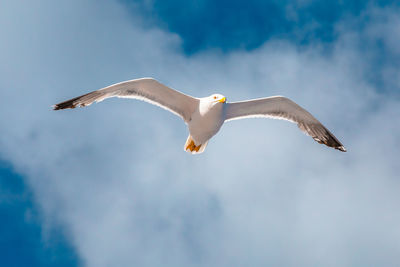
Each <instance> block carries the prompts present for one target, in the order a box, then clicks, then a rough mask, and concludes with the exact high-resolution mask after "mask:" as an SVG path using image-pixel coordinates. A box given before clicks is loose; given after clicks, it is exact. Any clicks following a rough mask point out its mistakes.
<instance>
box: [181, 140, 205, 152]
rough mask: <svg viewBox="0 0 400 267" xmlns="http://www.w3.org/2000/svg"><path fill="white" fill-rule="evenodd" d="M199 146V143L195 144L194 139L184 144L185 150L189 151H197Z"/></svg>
mask: <svg viewBox="0 0 400 267" xmlns="http://www.w3.org/2000/svg"><path fill="white" fill-rule="evenodd" d="M200 147H201V145H198V146H196V144H195V143H194V141H193V140H191V141H190V142H189V144H188V145H187V146H186V149H185V150H190V151H191V152H193V151H196V152H199V149H200Z"/></svg>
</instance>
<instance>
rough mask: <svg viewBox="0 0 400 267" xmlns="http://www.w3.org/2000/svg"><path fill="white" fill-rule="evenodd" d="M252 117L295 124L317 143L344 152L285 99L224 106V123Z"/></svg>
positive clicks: (339, 144) (277, 98) (250, 101)
mask: <svg viewBox="0 0 400 267" xmlns="http://www.w3.org/2000/svg"><path fill="white" fill-rule="evenodd" d="M254 117H268V118H274V119H284V120H288V121H291V122H294V123H297V126H299V128H300V129H301V130H302V131H303V132H305V133H306V134H307V135H310V136H311V137H312V138H313V139H314V140H315V141H317V142H318V143H320V144H325V145H327V146H330V147H333V148H336V149H338V150H340V151H343V152H346V149H345V148H344V146H343V145H342V144H341V143H340V142H339V140H338V139H337V138H336V137H335V136H334V135H333V134H332V133H331V132H330V131H329V130H328V129H326V128H325V127H324V126H323V125H322V124H321V123H320V122H319V121H318V120H317V119H316V118H314V116H313V115H311V114H310V113H309V112H308V111H307V110H305V109H303V108H302V107H300V106H299V105H297V104H296V103H295V102H293V101H292V100H290V99H288V98H286V97H283V96H272V97H267V98H260V99H254V100H248V101H243V102H234V103H227V105H226V109H225V121H230V120H235V119H242V118H254Z"/></svg>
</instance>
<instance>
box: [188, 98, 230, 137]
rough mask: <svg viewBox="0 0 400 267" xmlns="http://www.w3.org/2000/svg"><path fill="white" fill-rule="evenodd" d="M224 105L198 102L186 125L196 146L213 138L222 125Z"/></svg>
mask: <svg viewBox="0 0 400 267" xmlns="http://www.w3.org/2000/svg"><path fill="white" fill-rule="evenodd" d="M223 112H224V103H214V104H211V103H207V102H203V103H202V101H200V104H199V108H198V109H197V110H196V111H195V112H194V113H193V115H192V118H191V121H189V123H188V127H189V132H190V135H191V136H192V137H193V139H194V141H195V142H196V144H203V143H205V142H207V141H208V140H209V139H210V138H211V137H213V136H214V135H215V134H216V133H217V132H218V131H219V129H220V128H221V126H222V124H223V123H224V114H223Z"/></svg>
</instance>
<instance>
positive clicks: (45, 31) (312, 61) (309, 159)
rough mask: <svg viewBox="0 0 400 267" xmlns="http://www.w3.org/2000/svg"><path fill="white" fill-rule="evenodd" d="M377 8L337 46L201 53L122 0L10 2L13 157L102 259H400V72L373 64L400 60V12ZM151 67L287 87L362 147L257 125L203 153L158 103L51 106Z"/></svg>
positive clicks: (194, 81)
mask: <svg viewBox="0 0 400 267" xmlns="http://www.w3.org/2000/svg"><path fill="white" fill-rule="evenodd" d="M368 12H369V13H366V14H367V15H368V16H369V17H368V18H369V19H368V20H366V19H364V18H365V17H363V16H360V17H359V18H351V19H352V20H353V22H354V23H357V22H360V21H357V20H363V23H364V24H366V25H365V26H363V27H362V28H346V23H349V22H348V21H347V20H343V21H341V22H339V23H338V24H337V25H336V30H337V33H338V36H339V37H338V39H337V41H335V42H334V43H332V44H331V46H332V47H333V49H330V50H329V52H327V51H326V49H324V48H325V47H324V45H323V44H321V43H318V42H316V43H311V44H309V45H306V46H302V47H298V46H296V45H293V44H291V43H290V42H288V41H285V40H278V39H274V40H271V41H268V42H267V43H265V44H264V45H262V46H261V47H260V48H258V49H256V50H253V51H251V52H243V51H242V52H232V53H229V54H220V53H218V52H216V51H205V52H201V53H198V54H195V55H192V56H190V57H188V56H185V55H184V54H183V53H182V50H181V40H180V38H179V37H178V36H177V35H174V34H170V33H167V32H164V31H162V30H159V29H157V28H150V29H149V28H144V27H142V25H143V24H142V23H141V17H140V14H135V16H134V17H132V14H129V13H128V12H127V11H126V10H124V8H123V6H121V5H118V4H116V3H113V2H106V1H101V2H96V3H95V2H94V1H68V2H57V3H56V2H52V1H45V0H42V1H36V2H35V3H33V2H29V1H24V2H23V4H21V3H17V1H7V2H6V3H5V4H3V7H2V9H1V10H0V24H1V25H6V27H1V28H0V34H1V36H3V38H4V39H5V40H7V41H6V42H1V43H0V60H1V62H7V64H1V65H0V73H1V76H2V78H1V80H0V88H1V91H0V97H1V99H3V100H5V101H4V102H3V104H2V105H0V125H1V129H2V134H1V135H0V149H1V157H2V158H4V159H7V160H8V161H9V162H11V163H12V164H13V165H14V166H15V168H16V169H17V170H18V171H19V172H20V173H21V174H23V175H24V176H25V177H26V179H27V181H28V182H29V184H30V185H31V187H32V189H33V190H34V194H35V198H36V201H37V202H38V204H39V205H40V207H41V208H42V210H43V213H44V215H45V218H46V219H47V221H46V223H47V224H49V225H50V226H53V227H63V229H65V231H66V232H67V233H68V237H69V239H70V241H71V242H72V244H73V245H74V247H75V248H76V250H77V252H78V254H79V255H80V257H81V258H82V260H83V262H84V263H85V265H88V266H109V265H113V266H132V265H138V266H160V265H163V266H233V265H235V266H246V265H251V266H265V265H286V266H290V265H295V266H299V265H303V266H310V265H333V266H337V265H339V266H354V265H361V266H364V265H367V264H368V265H381V266H382V265H385V266H391V265H392V266H395V265H398V264H399V260H398V256H397V255H399V252H400V251H399V250H400V246H399V244H398V242H397V240H399V235H400V231H399V228H398V225H399V222H400V212H399V211H398V208H397V203H398V202H399V200H400V199H399V198H400V197H399V189H398V188H399V180H398V178H397V176H398V173H399V171H400V170H399V166H398V157H399V149H398V147H399V143H398V137H399V136H400V126H399V125H398V124H397V123H395V122H394V121H393V119H394V118H398V117H399V115H400V114H399V113H400V108H399V100H398V93H397V92H398V83H397V81H396V79H395V78H393V77H397V76H398V75H397V76H396V74H398V71H397V70H396V68H395V67H394V66H395V65H394V64H395V63H390V64H389V63H388V65H385V66H384V67H383V68H374V67H373V66H372V64H374V63H375V62H376V60H378V59H379V57H380V56H382V54H381V52H382V50H381V49H380V48H382V46H383V47H384V48H385V49H384V50H383V51H384V56H385V57H391V56H392V57H397V56H398V49H397V47H396V45H395V44H396V42H397V41H398V40H397V37H396V35H395V34H392V33H393V32H394V31H395V30H394V29H396V26H395V25H397V24H396V23H398V21H399V15H398V14H399V13H398V10H396V9H395V10H392V9H389V8H387V9H380V8H374V7H373V6H371V7H370V8H369V10H368ZM15 14H19V17H17V16H16V15H15ZM382 14H385V18H389V19H380V18H381V17H382ZM19 18H24V19H19ZM348 25H350V24H348ZM369 43H371V44H375V43H379V44H381V46H379V47H380V48H379V47H378V48H379V49H378V48H377V47H375V46H374V45H369V46H367V47H363V46H362V45H363V44H369ZM368 47H370V48H371V49H368ZM388 62H389V61H388ZM374 72H376V75H378V76H377V77H383V78H384V79H382V82H380V83H376V82H375V81H376V79H375V78H374V76H371V73H374ZM142 76H153V77H155V78H157V79H159V80H160V81H161V82H164V83H165V84H167V85H169V86H171V87H173V88H176V89H179V90H181V91H184V92H186V93H188V94H191V95H195V96H205V95H209V94H211V93H214V92H221V93H223V94H224V95H226V96H227V97H228V100H232V101H234V100H240V99H245V98H254V97H261V96H268V95H275V94H282V95H286V96H288V97H290V98H292V99H293V100H295V101H296V102H298V103H299V104H301V105H303V106H304V107H306V108H307V109H308V110H309V111H310V112H312V113H313V114H315V115H316V117H317V118H318V119H320V120H321V121H322V122H323V123H324V124H325V125H326V126H327V127H328V128H329V129H331V130H332V132H333V133H334V134H335V135H336V136H337V137H338V138H340V140H341V141H343V143H344V144H345V145H346V147H347V148H348V150H349V152H347V153H339V152H337V151H334V150H332V149H329V148H325V147H323V146H321V145H318V144H316V143H315V142H314V141H313V140H312V139H311V138H309V137H307V136H304V135H302V134H301V133H300V131H299V130H298V129H296V127H295V126H294V125H292V124H289V123H287V122H282V121H270V120H247V121H246V120H243V121H240V122H239V121H238V122H232V123H229V124H227V125H225V126H224V127H223V129H222V130H221V132H220V133H219V134H218V135H217V136H216V137H215V138H214V139H213V140H211V142H210V144H209V146H208V147H207V151H206V153H205V154H202V155H200V156H190V155H188V154H186V153H185V152H184V151H183V144H184V141H185V140H186V136H187V131H186V129H185V125H184V124H183V123H182V122H181V121H180V119H179V118H177V117H175V116H174V115H171V114H169V113H167V112H165V111H163V110H161V109H158V108H156V107H153V106H150V105H148V104H146V103H141V102H135V101H132V100H121V99H118V100H117V99H113V100H107V101H104V102H102V103H101V104H98V105H93V106H90V107H88V108H85V109H77V110H71V111H65V112H53V111H51V110H50V105H51V104H54V103H55V102H58V101H61V100H64V99H67V98H70V97H73V96H75V95H79V94H82V93H85V92H86V91H90V90H94V89H98V88H101V87H103V86H105V85H109V84H111V83H113V82H118V81H122V80H127V79H132V78H137V77H142ZM377 84H379V85H380V86H382V87H379V88H378V87H377ZM388 88H395V89H393V90H389V91H388V90H386V89H388ZM396 90H397V91H396ZM389 96H390V97H389Z"/></svg>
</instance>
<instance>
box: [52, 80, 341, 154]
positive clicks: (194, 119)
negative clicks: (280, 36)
mask: <svg viewBox="0 0 400 267" xmlns="http://www.w3.org/2000/svg"><path fill="white" fill-rule="evenodd" d="M110 97H121V98H133V99H139V100H144V101H146V102H149V103H151V104H154V105H157V106H160V107H162V108H164V109H166V110H169V111H170V112H172V113H174V114H176V115H178V116H179V117H181V118H182V119H183V120H184V122H185V123H186V124H187V126H188V128H189V136H188V138H187V140H186V143H185V146H184V150H185V151H187V152H189V153H192V154H198V153H202V152H203V151H204V149H205V148H206V146H207V143H208V141H209V140H210V139H211V137H213V136H214V135H215V134H216V133H217V132H218V131H219V130H220V129H221V126H222V125H223V124H224V122H226V121H231V120H236V119H243V118H254V117H263V118H274V119H283V120H288V121H291V122H294V123H296V124H297V125H298V127H299V128H300V130H302V131H303V132H304V133H306V134H307V135H310V136H311V137H312V138H313V139H314V140H315V141H317V142H318V143H320V144H325V145H327V146H329V147H333V148H335V149H338V150H340V151H343V152H345V151H346V149H345V148H344V146H343V145H342V144H341V143H340V142H339V140H338V139H337V138H336V137H335V136H334V135H333V134H332V133H331V132H330V131H329V130H328V129H326V128H325V127H324V126H323V125H322V124H321V123H320V122H319V121H318V120H317V119H316V118H314V116H313V115H311V114H310V113H309V112H308V111H307V110H305V109H303V108H302V107H300V106H299V105H297V104H296V103H295V102H293V101H292V100H290V99H288V98H286V97H283V96H271V97H266V98H259V99H252V100H247V101H241V102H232V103H230V102H227V101H226V97H225V96H223V95H221V94H213V95H211V96H208V97H203V98H196V97H192V96H189V95H186V94H183V93H181V92H178V91H176V90H174V89H171V88H169V87H167V86H165V85H163V84H161V83H160V82H158V81H157V80H155V79H153V78H142V79H135V80H130V81H125V82H120V83H117V84H113V85H111V86H108V87H105V88H102V89H99V90H97V91H93V92H90V93H88V94H85V95H82V96H78V97H75V98H73V99H70V100H67V101H65V102H61V103H59V104H56V105H54V106H53V108H54V110H60V109H68V108H75V107H85V106H89V105H90V104H92V103H93V102H100V101H103V100H104V99H106V98H110Z"/></svg>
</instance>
